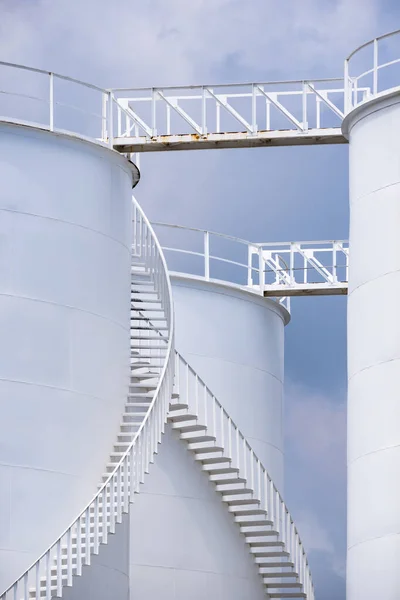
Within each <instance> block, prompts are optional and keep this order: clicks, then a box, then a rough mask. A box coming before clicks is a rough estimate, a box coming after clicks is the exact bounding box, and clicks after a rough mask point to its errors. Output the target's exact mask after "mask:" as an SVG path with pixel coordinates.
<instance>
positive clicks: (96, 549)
mask: <svg viewBox="0 0 400 600" xmlns="http://www.w3.org/2000/svg"><path fill="white" fill-rule="evenodd" d="M99 520H100V519H99V496H97V498H96V500H95V501H94V523H93V553H94V554H98V553H99ZM89 539H90V536H89V532H88V531H86V543H87V542H88V540H89Z"/></svg>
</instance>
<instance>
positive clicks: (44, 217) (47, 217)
mask: <svg viewBox="0 0 400 600" xmlns="http://www.w3.org/2000/svg"><path fill="white" fill-rule="evenodd" d="M0 211H1V212H8V213H12V214H16V215H25V216H28V217H35V218H37V219H46V220H48V221H55V222H56V223H63V224H65V225H70V226H71V227H79V228H80V229H84V230H85V231H90V232H92V233H95V234H97V235H101V236H102V237H105V238H107V239H109V240H112V241H113V242H115V243H116V244H118V245H120V246H122V248H125V250H128V252H130V246H126V245H125V244H124V243H123V242H121V241H120V240H118V239H117V238H115V237H113V236H111V235H107V234H106V233H103V232H102V231H98V230H97V229H93V228H92V227H88V226H87V225H81V224H80V223H74V222H73V221H67V220H64V219H59V218H57V217H49V216H47V215H40V214H37V213H32V212H27V211H24V210H14V209H12V208H0Z"/></svg>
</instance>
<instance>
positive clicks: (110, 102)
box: [108, 91, 114, 148]
mask: <svg viewBox="0 0 400 600" xmlns="http://www.w3.org/2000/svg"><path fill="white" fill-rule="evenodd" d="M113 135H114V124H113V93H112V92H111V91H110V92H108V145H109V146H110V148H112V147H113V145H114V140H113Z"/></svg>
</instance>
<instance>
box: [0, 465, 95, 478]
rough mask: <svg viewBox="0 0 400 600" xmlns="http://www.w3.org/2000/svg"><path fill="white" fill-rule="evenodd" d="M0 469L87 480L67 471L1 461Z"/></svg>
mask: <svg viewBox="0 0 400 600" xmlns="http://www.w3.org/2000/svg"><path fill="white" fill-rule="evenodd" d="M0 467H6V469H26V470H29V471H40V472H41V473H42V472H43V473H54V474H57V475H67V476H68V477H73V478H74V479H85V480H86V477H84V476H83V475H82V476H81V475H74V474H73V473H67V472H66V471H56V470H54V469H45V468H44V467H31V466H28V465H20V464H15V465H14V464H8V463H3V462H2V461H0Z"/></svg>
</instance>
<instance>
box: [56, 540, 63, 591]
mask: <svg viewBox="0 0 400 600" xmlns="http://www.w3.org/2000/svg"><path fill="white" fill-rule="evenodd" d="M57 596H58V597H59V598H61V596H62V562H61V540H58V542H57Z"/></svg>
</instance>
